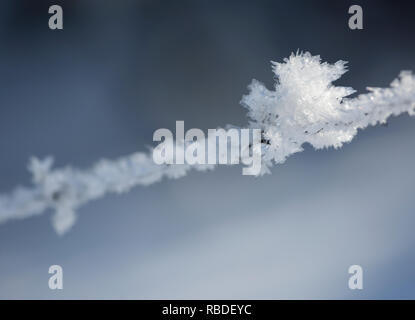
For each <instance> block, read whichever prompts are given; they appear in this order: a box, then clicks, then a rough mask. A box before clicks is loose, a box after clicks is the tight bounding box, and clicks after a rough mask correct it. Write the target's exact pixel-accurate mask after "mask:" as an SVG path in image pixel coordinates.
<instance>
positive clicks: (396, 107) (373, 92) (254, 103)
mask: <svg viewBox="0 0 415 320" xmlns="http://www.w3.org/2000/svg"><path fill="white" fill-rule="evenodd" d="M272 64H273V72H274V73H275V79H276V83H275V87H274V88H273V90H269V89H267V88H266V87H265V86H264V85H263V84H261V83H260V82H258V81H256V80H254V81H253V82H252V83H251V85H250V86H249V90H250V92H249V94H248V95H246V96H244V97H243V98H242V105H243V106H245V107H246V108H247V109H248V116H249V118H250V121H249V125H248V126H249V127H250V128H256V129H261V132H262V137H261V154H262V167H261V168H262V169H261V174H264V173H269V172H270V168H271V167H272V165H273V164H278V163H282V162H284V161H285V160H286V159H287V157H289V156H290V155H292V154H294V153H296V152H300V151H302V150H303V145H304V144H305V143H309V144H311V145H312V146H313V147H314V148H316V149H321V148H325V147H334V148H339V147H341V146H342V145H343V143H345V142H349V141H351V140H352V138H353V137H354V136H355V135H356V133H357V131H358V129H363V128H365V127H367V126H369V125H376V124H378V123H384V122H386V120H387V119H388V117H389V116H391V115H399V114H401V113H404V112H408V113H409V114H410V115H414V113H415V77H414V75H413V74H412V73H411V72H405V71H404V72H401V74H400V75H399V77H398V78H397V79H395V80H394V81H393V82H392V83H391V86H390V88H384V89H381V88H368V90H369V92H368V93H365V94H361V95H359V96H357V97H356V98H353V99H350V98H347V97H348V96H349V95H350V94H352V93H354V92H355V91H354V90H353V89H352V88H350V87H341V86H335V85H333V81H335V80H337V79H339V78H340V77H341V76H342V74H344V73H345V72H346V71H347V69H346V62H345V61H338V62H336V63H335V64H329V63H326V62H323V63H322V62H321V59H320V57H319V56H312V55H311V54H310V53H308V52H306V53H296V54H292V55H291V56H290V57H289V58H287V59H285V60H284V62H283V63H276V62H273V63H272ZM252 152H257V151H256V150H255V149H253V150H252ZM52 164H53V160H52V158H50V157H49V158H46V159H44V160H38V159H36V158H33V159H31V160H30V163H29V170H30V172H31V173H32V176H33V179H32V180H33V186H32V187H18V188H16V189H15V190H14V191H13V192H12V193H10V194H5V195H2V196H1V195H0V223H2V222H6V221H8V220H10V219H14V218H25V217H30V216H33V215H36V214H41V213H43V212H45V211H46V210H47V209H52V210H54V212H55V214H54V215H53V216H52V223H53V226H54V228H55V230H56V232H57V233H58V234H63V233H65V232H66V231H68V230H69V229H70V228H71V226H72V225H73V224H74V222H75V220H76V213H75V212H76V210H77V209H78V208H79V207H80V206H81V205H83V204H85V203H87V202H89V201H91V200H94V199H98V198H100V197H103V196H104V195H105V194H107V193H111V192H112V193H114V192H115V193H122V192H126V191H128V190H130V189H131V188H132V187H134V186H138V185H142V186H145V185H149V184H152V183H154V182H157V181H159V180H161V179H162V178H163V177H167V178H179V177H182V176H184V175H185V174H186V173H187V171H188V170H189V169H192V168H195V169H197V170H206V169H211V168H212V167H211V166H199V165H197V166H190V165H188V164H184V165H156V164H155V163H154V162H153V160H152V157H151V154H150V153H135V154H132V155H130V156H126V157H122V158H119V159H116V160H100V161H98V162H97V163H96V164H95V165H94V166H92V167H91V168H90V169H87V170H78V169H75V168H72V167H66V168H59V169H53V168H52Z"/></svg>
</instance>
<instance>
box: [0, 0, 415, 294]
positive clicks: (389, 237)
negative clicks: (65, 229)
mask: <svg viewBox="0 0 415 320" xmlns="http://www.w3.org/2000/svg"><path fill="white" fill-rule="evenodd" d="M52 4H60V5H62V7H63V10H64V30H62V31H51V30H49V28H48V23H47V22H48V18H49V15H48V12H47V11H48V7H49V6H50V5H52ZM351 4H360V5H361V6H362V7H363V10H364V30H361V31H351V30H350V29H349V28H348V25H347V21H348V18H349V14H348V13H347V11H348V8H349V6H350V5H351ZM414 15H415V7H413V6H411V4H410V2H409V1H376V2H375V1H370V2H369V1H361V0H359V1H353V2H351V1H306V0H304V1H299V0H290V1H200V0H194V1H157V0H154V1H150V0H146V1H122V2H118V1H93V0H82V1H80V0H79V1H58V0H56V1H30V0H26V1H23V0H18V1H16V0H14V1H1V2H0V193H7V192H9V191H10V190H12V189H13V187H14V186H16V185H20V184H24V185H29V184H30V176H29V174H28V173H27V172H26V170H25V166H26V163H27V160H28V158H29V157H30V156H32V155H36V156H39V157H44V156H46V155H49V154H52V155H54V156H55V158H56V165H57V166H64V165H67V164H71V165H74V166H77V167H81V168H82V167H88V166H89V165H91V164H92V163H93V162H94V161H96V160H97V159H99V158H102V157H107V158H116V157H119V156H122V155H126V154H130V153H133V152H135V151H145V150H146V146H148V145H153V142H152V135H153V132H154V131H155V130H156V129H158V128H170V129H172V130H173V129H174V126H175V121H176V120H184V121H185V126H186V128H187V129H189V128H191V127H197V128H201V129H203V130H207V129H208V128H216V127H217V126H224V125H226V124H228V123H230V124H235V125H244V124H245V123H246V117H245V110H243V108H242V107H241V106H240V105H239V104H238V103H239V101H240V98H241V96H242V95H243V94H245V93H247V89H246V86H247V85H248V84H249V83H250V81H251V79H252V78H256V79H258V80H261V81H263V82H265V83H266V84H267V85H268V86H269V87H271V86H272V84H273V74H272V73H271V68H270V60H276V61H280V60H282V59H283V58H284V57H286V56H288V55H289V54H290V53H291V52H292V51H296V50H297V49H300V50H307V51H310V52H311V53H313V54H320V55H321V56H322V58H323V59H324V60H326V61H329V62H335V61H337V60H339V59H342V60H347V61H349V68H350V71H349V72H348V73H347V74H346V75H345V76H344V77H342V78H341V79H340V80H339V81H338V84H341V85H346V86H352V87H354V88H355V89H357V90H358V91H359V92H362V91H364V89H365V87H366V86H380V87H384V86H388V85H389V83H390V82H391V81H392V80H393V79H394V78H395V77H396V76H397V75H398V73H399V72H400V70H415V42H414V40H413V39H414V38H413V36H414V31H415V19H414ZM414 138H415V118H410V117H408V116H407V115H403V116H400V117H398V118H394V119H392V120H391V121H390V122H389V125H388V127H382V126H379V127H372V128H369V129H367V130H365V131H363V132H360V133H359V135H358V136H357V137H356V138H355V139H354V140H353V142H352V143H351V144H348V145H346V146H344V148H342V149H341V150H337V151H335V150H331V149H330V150H325V151H314V150H312V148H310V147H306V151H305V152H303V153H300V154H297V155H294V156H293V157H291V158H290V159H289V160H288V161H287V162H286V163H285V164H283V165H279V166H277V167H275V168H274V169H273V172H272V175H269V176H265V177H262V178H253V177H247V176H242V175H241V167H223V166H222V167H220V168H218V169H217V170H215V171H214V172H211V173H197V172H196V173H191V174H190V175H188V176H187V177H185V178H183V179H180V180H170V181H163V182H161V183H159V184H156V185H152V186H150V187H146V188H143V187H138V188H135V189H134V190H133V191H131V192H129V193H127V194H124V195H121V196H116V195H111V196H108V197H106V198H105V199H103V200H99V201H97V202H93V203H90V204H88V205H87V206H85V207H83V208H82V209H81V210H79V219H78V222H77V224H76V225H75V226H74V227H73V228H72V230H71V231H70V232H69V233H68V234H66V235H65V236H63V237H59V236H58V235H57V234H56V233H55V232H54V230H53V228H52V227H51V225H50V213H47V214H45V215H41V216H38V217H33V218H30V219H26V220H21V221H19V220H16V221H12V222H9V223H7V224H3V225H0V298H3V299H11V298H34V299H43V298H52V299H55V298H56V299H67V298H79V299H84V298H87V299H92V298H109V299H113V298H127V299H132V298H133V299H136V298H139V299H143V298H167V299H172V298H192V299H197V298H207V299H209V298H235V299H238V298H248V299H250V298H264V299H274V298H300V299H303V298H311V299H315V298H336V299H337V298H346V299H361V298H415V268H414V264H415V253H414V247H415V235H414V232H413V229H414V228H413V226H414V224H415V210H414V207H415V205H414V186H415V170H414V163H415V142H414ZM52 264H59V265H61V266H62V267H63V271H64V290H61V291H52V290H50V289H49V288H48V278H49V274H48V268H49V266H50V265H52ZM353 264H359V265H361V266H362V267H363V269H364V289H363V290H361V291H358V290H357V291H351V290H349V289H348V286H347V283H348V277H349V275H348V273H347V270H348V267H349V266H350V265H353Z"/></svg>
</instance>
